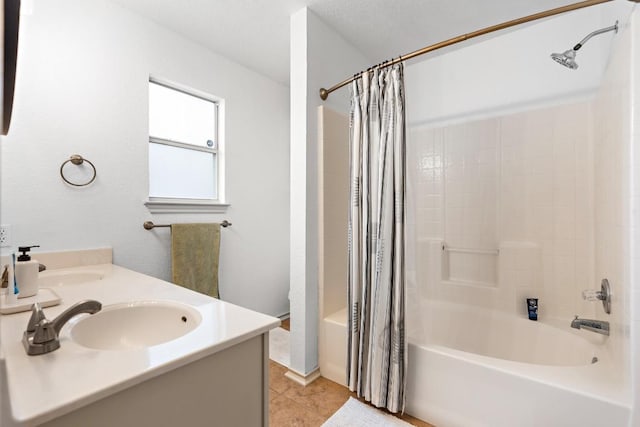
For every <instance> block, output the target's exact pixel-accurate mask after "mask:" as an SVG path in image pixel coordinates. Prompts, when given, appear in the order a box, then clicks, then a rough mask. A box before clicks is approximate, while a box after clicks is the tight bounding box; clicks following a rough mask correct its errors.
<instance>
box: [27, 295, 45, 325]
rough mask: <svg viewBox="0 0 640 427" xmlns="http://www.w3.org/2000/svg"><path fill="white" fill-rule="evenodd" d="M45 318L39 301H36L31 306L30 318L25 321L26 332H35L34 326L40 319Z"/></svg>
mask: <svg viewBox="0 0 640 427" xmlns="http://www.w3.org/2000/svg"><path fill="white" fill-rule="evenodd" d="M42 320H46V316H45V315H44V312H43V311H42V307H40V303H38V302H36V303H34V304H33V305H32V306H31V318H29V323H27V332H35V331H36V326H37V325H38V324H39V323H40V322H41V321H42Z"/></svg>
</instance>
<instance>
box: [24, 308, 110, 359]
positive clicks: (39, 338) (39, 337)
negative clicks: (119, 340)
mask: <svg viewBox="0 0 640 427" xmlns="http://www.w3.org/2000/svg"><path fill="white" fill-rule="evenodd" d="M101 309H102V304H100V303H99V302H98V301H94V300H86V301H81V302H79V303H77V304H74V305H72V306H71V307H69V308H68V309H66V310H65V311H63V312H62V313H61V314H60V315H59V316H58V317H56V318H55V319H53V320H48V319H47V318H46V317H45V315H44V312H43V311H42V307H40V304H39V303H35V304H33V306H32V307H31V318H30V319H29V323H28V324H27V330H26V331H24V335H23V336H22V344H23V345H24V349H25V350H26V351H27V354H28V355H30V356H35V355H38V354H45V353H50V352H52V351H54V350H57V349H58V348H60V340H59V339H58V337H59V335H60V330H61V329H62V327H63V326H64V324H65V323H67V322H68V321H69V320H71V318H72V317H74V316H76V315H78V314H81V313H89V314H94V313H97V312H98V311H100V310H101Z"/></svg>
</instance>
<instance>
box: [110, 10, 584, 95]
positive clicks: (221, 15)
mask: <svg viewBox="0 0 640 427" xmlns="http://www.w3.org/2000/svg"><path fill="white" fill-rule="evenodd" d="M112 1H113V2H115V3H118V4H120V5H122V6H123V7H125V8H127V9H130V10H132V11H134V12H136V13H139V14H141V15H144V16H146V17H148V18H149V19H151V20H153V21H155V22H157V23H158V24H160V25H163V26H165V27H168V28H169V29H171V30H173V31H175V32H177V33H179V34H182V35H183V36H185V37H187V38H189V39H191V40H193V41H195V42H197V43H199V44H202V45H204V46H206V47H207V48H209V49H210V50H212V51H214V52H217V53H219V54H221V55H223V56H226V57H228V58H230V59H232V60H234V61H236V62H238V63H240V64H243V65H245V66H247V67H249V68H251V69H254V70H256V71H258V72H260V73H262V74H264V75H266V76H268V77H270V78H272V79H274V80H276V81H278V82H281V83H283V84H288V82H289V16H290V15H291V14H292V13H294V12H296V11H298V10H299V9H301V8H303V7H305V6H308V7H309V8H310V9H311V10H312V11H313V12H314V13H315V14H316V15H318V16H319V17H320V18H321V19H322V20H323V21H324V22H325V23H327V24H328V25H329V26H331V27H333V28H334V29H335V30H336V31H337V32H338V33H339V34H341V35H342V36H343V37H344V38H345V39H346V40H348V41H349V42H351V44H353V45H354V46H356V47H357V48H358V49H360V50H361V51H362V53H363V54H364V55H365V56H367V57H369V58H371V60H372V62H373V63H377V62H381V61H383V60H385V59H389V58H392V57H395V56H398V55H401V54H405V53H408V52H411V51H414V50H416V49H419V48H421V47H423V46H426V45H429V44H432V43H436V42H438V41H441V40H445V39H448V38H451V37H454V36H457V35H460V34H464V33H468V32H471V31H475V30H478V29H480V28H483V27H487V26H489V25H493V24H498V23H500V22H503V21H507V20H510V19H515V18H519V17H521V16H525V15H529V14H532V13H536V12H540V11H543V10H547V9H552V8H554V7H559V6H563V5H566V4H570V3H573V2H574V1H571V0H482V1H480V0H189V1H184V2H182V1H181V2H178V1H175V0H112ZM187 6H188V7H187Z"/></svg>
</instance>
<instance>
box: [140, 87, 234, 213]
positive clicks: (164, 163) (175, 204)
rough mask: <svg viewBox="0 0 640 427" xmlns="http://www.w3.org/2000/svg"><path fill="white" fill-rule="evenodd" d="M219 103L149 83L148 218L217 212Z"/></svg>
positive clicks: (220, 193)
mask: <svg viewBox="0 0 640 427" xmlns="http://www.w3.org/2000/svg"><path fill="white" fill-rule="evenodd" d="M220 104H221V102H220V100H217V99H215V98H214V97H212V96H209V95H203V94H201V93H198V92H196V91H194V90H190V89H185V88H182V87H178V86H177V85H174V84H168V83H165V82H161V81H158V80H156V79H153V78H152V79H149V200H148V201H147V203H146V205H147V206H148V207H149V209H150V210H151V211H152V212H188V211H194V210H195V211H214V212H216V211H220V210H221V208H224V207H226V206H227V205H225V204H224V203H223V201H224V197H223V187H222V182H221V181H222V180H221V176H222V173H221V171H222V150H221V148H222V141H221V138H220V134H221V132H220V116H221V105H220Z"/></svg>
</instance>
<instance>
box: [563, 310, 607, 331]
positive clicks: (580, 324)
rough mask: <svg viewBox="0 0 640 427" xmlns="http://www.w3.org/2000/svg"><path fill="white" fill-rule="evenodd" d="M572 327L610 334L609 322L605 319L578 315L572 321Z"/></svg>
mask: <svg viewBox="0 0 640 427" xmlns="http://www.w3.org/2000/svg"><path fill="white" fill-rule="evenodd" d="M571 327H572V328H576V329H586V330H587V331H591V332H595V333H597V334H602V335H609V322H606V321H604V320H593V319H579V318H578V315H576V317H575V319H573V320H572V321H571Z"/></svg>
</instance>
